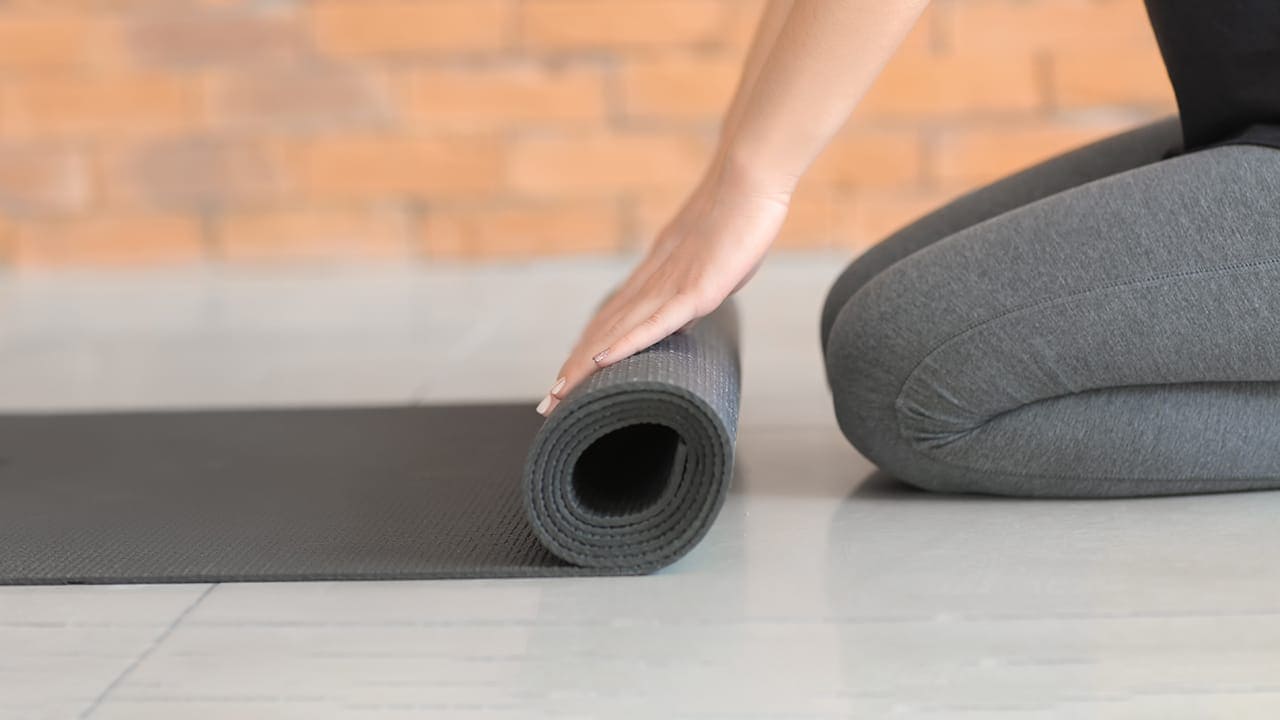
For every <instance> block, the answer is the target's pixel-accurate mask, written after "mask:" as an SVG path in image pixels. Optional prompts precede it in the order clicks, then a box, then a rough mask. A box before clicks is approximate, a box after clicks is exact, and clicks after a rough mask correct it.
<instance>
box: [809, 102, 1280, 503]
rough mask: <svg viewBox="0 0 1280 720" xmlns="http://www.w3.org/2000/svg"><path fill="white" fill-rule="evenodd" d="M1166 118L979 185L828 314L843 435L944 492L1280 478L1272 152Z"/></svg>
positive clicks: (1278, 205)
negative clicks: (1188, 134) (1212, 142)
mask: <svg viewBox="0 0 1280 720" xmlns="http://www.w3.org/2000/svg"><path fill="white" fill-rule="evenodd" d="M1179 144H1180V130H1179V127H1178V124H1177V121H1176V120H1168V121H1164V122H1161V123H1156V124H1154V125H1150V126H1146V127H1143V128H1140V129H1138V130H1135V131H1132V132H1128V133H1125V134H1122V135H1118V136H1116V137H1112V138H1109V139H1107V140H1103V141H1102V142H1099V143H1095V144H1093V145H1090V146H1088V147H1085V148H1082V149H1080V150H1076V151H1074V152H1071V153H1068V154H1066V155H1063V156H1060V157H1058V158H1055V159H1053V160H1050V161H1048V162H1046V163H1043V164H1041V165H1038V166H1036V167H1034V168H1031V169H1029V170H1026V171H1024V172H1022V173H1019V174H1018V175H1015V176H1012V177H1009V178H1007V179H1004V180H1002V181H1000V182H997V183H995V184H993V185H990V186H988V187H986V188H983V189H981V190H978V191H976V192H974V193H971V194H969V195H967V196H965V197H963V198H960V199H959V200H956V201H955V202H953V203H951V204H949V205H947V206H945V207H943V208H941V209H940V210H938V211H936V212H934V213H932V214H930V215H928V216H926V217H924V218H922V219H920V220H919V221H917V222H915V223H913V224H912V225H910V226H908V227H906V228H904V229H902V230H901V231H899V232H898V233H896V234H894V235H893V236H891V237H889V238H888V239H887V240H885V241H884V242H883V243H881V244H880V245H877V246H876V247H874V248H872V249H871V250H869V251H868V252H867V253H866V254H864V255H863V256H861V257H860V258H858V259H857V260H856V261H855V262H854V263H853V264H852V265H850V266H849V268H848V269H847V270H846V271H845V272H844V274H843V275H842V276H841V277H840V279H839V280H838V281H837V282H836V284H835V287H834V288H833V289H832V290H831V293H830V295H829V297H828V298H827V303H826V307H825V308H824V310H823V317H822V342H823V348H824V352H825V355H826V365H827V379H828V382H829V384H830V386H831V392H832V396H833V399H834V403H835V411H836V417H837V418H838V420H839V423H840V428H841V430H842V431H843V432H844V434H845V436H846V437H848V438H849V440H850V441H851V442H852V443H853V445H854V446H855V447H856V448H857V449H858V450H859V451H860V452H862V453H863V454H864V455H866V456H867V458H869V459H870V460H871V461H872V462H874V463H876V464H877V465H879V466H880V467H881V468H882V469H883V470H885V471H886V472H888V473H889V474H891V475H894V476H896V477H898V478H899V479H901V480H904V481H906V482H909V483H911V484H913V485H916V486H919V487H922V488H925V489H929V490H936V491H941V492H977V493H991V494H998V495H1026V496H1043V497H1107V496H1136V495H1171V494H1182V493H1203V492H1223V491H1232V490H1250V489H1261V488H1280V151H1277V150H1275V149H1270V148H1265V147H1258V146H1248V145H1235V146H1223V147H1216V148H1210V149H1206V150H1200V151H1198V152H1192V153H1187V154H1180V155H1175V156H1173V157H1170V158H1169V159H1164V158H1165V157H1166V156H1167V155H1168V154H1170V151H1176V150H1177V148H1178V147H1179Z"/></svg>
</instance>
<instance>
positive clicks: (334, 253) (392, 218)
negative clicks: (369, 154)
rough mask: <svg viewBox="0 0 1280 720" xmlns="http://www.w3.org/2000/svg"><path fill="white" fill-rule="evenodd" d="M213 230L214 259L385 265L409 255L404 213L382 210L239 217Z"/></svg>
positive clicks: (233, 216) (227, 219) (225, 220)
mask: <svg viewBox="0 0 1280 720" xmlns="http://www.w3.org/2000/svg"><path fill="white" fill-rule="evenodd" d="M216 228H217V229H216V238H217V239H216V242H217V246H216V247H217V252H218V256H219V257H221V258H224V259H227V260H232V261H294V260H303V261H315V260H387V259H401V258H405V257H408V256H409V254H410V250H411V245H410V240H409V223H408V220H407V218H406V217H405V216H404V213H402V212H398V211H393V210H386V209H382V210H349V209H317V208H311V209H305V210H285V211H261V212H248V213H245V212H238V213H232V214H229V215H227V216H226V217H224V218H222V219H221V220H220V221H219V222H218V223H217V225H216Z"/></svg>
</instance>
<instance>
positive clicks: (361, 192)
mask: <svg viewBox="0 0 1280 720" xmlns="http://www.w3.org/2000/svg"><path fill="white" fill-rule="evenodd" d="M290 155H292V156H293V158H294V159H293V163H295V164H296V171H295V172H296V175H297V176H298V177H299V178H300V179H301V182H302V183H303V186H304V187H306V188H308V189H309V191H310V192H311V193H312V194H313V195H316V196H318V197H322V198H339V199H371V200H376V199H381V198H388V197H390V198H406V197H408V198H432V197H454V196H474V195H477V194H485V193H488V192H491V191H493V190H495V189H496V188H497V187H498V186H499V185H500V183H501V180H502V153H501V152H500V148H499V146H498V145H496V144H495V143H494V142H492V141H489V140H487V139H483V138H477V139H463V138H453V139H413V138H380V137H367V138H331V139H322V140H316V141H313V142H309V143H304V144H303V145H302V146H301V147H300V148H299V149H297V150H296V151H293V152H291V153H290Z"/></svg>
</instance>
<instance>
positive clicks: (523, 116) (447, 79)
mask: <svg viewBox="0 0 1280 720" xmlns="http://www.w3.org/2000/svg"><path fill="white" fill-rule="evenodd" d="M406 85H407V92H408V95H409V102H408V106H409V108H410V111H411V113H412V119H413V121H414V124H415V125H416V126H418V127H425V128H432V129H446V130H459V131H461V130H491V129H498V128H518V127H524V126H528V125H531V124H543V125H548V124H555V125H581V124H582V123H598V122H600V121H602V120H603V119H604V117H605V96H604V73H603V72H602V71H601V70H599V69H596V68H591V67H566V68H560V69H550V68H547V67H541V66H533V65H519V66H504V67H484V68H438V69H430V70H420V71H417V72H415V73H413V74H412V76H410V77H409V78H408V79H407V81H406Z"/></svg>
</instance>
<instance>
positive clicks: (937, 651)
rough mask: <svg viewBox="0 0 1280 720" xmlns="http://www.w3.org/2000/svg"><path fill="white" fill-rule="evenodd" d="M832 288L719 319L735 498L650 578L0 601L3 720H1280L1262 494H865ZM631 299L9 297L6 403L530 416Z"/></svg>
mask: <svg viewBox="0 0 1280 720" xmlns="http://www.w3.org/2000/svg"><path fill="white" fill-rule="evenodd" d="M842 262H843V258H838V257H834V256H780V257H777V258H775V259H774V260H773V261H771V262H770V264H768V265H767V266H766V268H765V270H764V271H762V273H761V275H760V277H758V278H757V280H756V281H755V282H754V283H753V284H752V285H751V286H750V287H749V288H748V289H747V290H746V291H745V292H744V293H743V296H742V312H743V318H744V326H745V327H744V333H745V334H744V348H743V352H744V363H745V389H744V406H743V422H742V431H741V433H740V439H739V453H740V454H739V467H740V471H741V474H740V478H739V482H738V484H737V486H736V487H735V489H734V492H733V493H732V495H731V497H730V499H729V502H728V504H727V506H726V507H725V509H724V512H723V514H722V515H721V517H720V519H719V520H718V522H717V524H716V526H715V528H714V529H713V530H712V532H711V534H710V535H709V536H708V537H707V538H706V540H705V541H704V542H703V543H702V544H701V545H700V546H699V547H698V548H697V549H696V550H695V551H694V552H693V553H692V554H691V555H689V556H688V557H686V558H685V559H684V560H682V561H681V562H679V563H678V564H676V565H675V566H673V567H671V568H669V569H668V570H665V571H663V572H661V573H659V574H657V575H654V576H651V577H642V578H610V579H571V580H564V579H547V580H512V581H456V582H455V581H436V582H389V583H303V584H257V585H254V584H227V585H196V586H142V587H67V588H0V717H4V718H23V719H26V718H75V717H90V718H95V719H102V720H105V719H107V718H120V719H125V718H127V719H130V720H132V719H140V718H157V719H159V718H163V719H165V720H168V719H170V718H183V719H194V718H306V719H307V720H311V719H313V718H366V717H367V718H379V719H383V718H387V719H389V718H424V717H430V718H462V719H471V718H504V719H506V718H594V717H600V718H633V717H634V718H843V717H858V718H876V717H892V718H948V719H950V718H957V719H961V720H969V719H976V718H1002V719H1003V718H1029V719H1030V718H1034V719H1044V718H1073V719H1074V718H1125V719H1129V718H1151V719H1153V720H1154V719H1157V718H1158V719H1160V720H1167V719H1170V718H1230V719H1231V720H1238V719H1241V718H1268V719H1270V718H1275V717H1280V556H1278V555H1277V550H1276V548H1277V547H1280V493H1246V494H1234V495H1217V496H1206V497H1182V498H1162V499H1150V500H1109V501H1058V500H1054V501H1024V500H1011V499H999V498H979V497H954V496H950V497H949V496H935V495H931V494H928V493H922V492H916V491H912V490H911V489H909V488H907V487H905V486H902V485H899V484H896V483H894V482H892V481H889V480H886V479H884V478H882V477H880V476H878V475H875V474H874V473H873V468H872V467H871V466H870V465H869V464H868V463H867V462H866V461H865V460H864V459H862V458H861V457H859V456H858V455H857V454H856V453H855V452H854V451H853V450H851V449H850V448H849V447H848V446H847V445H845V443H844V442H843V440H842V439H841V438H840V436H839V434H838V432H837V431H836V429H835V426H834V421H833V419H832V417H831V411H830V408H829V404H828V400H827V397H826V394H825V388H824V384H823V379H822V372H821V361H820V358H819V354H818V349H817V316H818V309H819V306H820V302H821V299H822V295H823V293H824V291H825V289H826V287H827V285H828V283H829V282H830V280H831V279H832V278H833V277H834V275H835V274H836V273H837V272H838V270H839V268H840V265H841V264H842ZM623 267H624V265H623V264H621V263H619V262H613V261H610V262H605V261H574V262H548V263H540V264H533V265H511V266H504V267H487V268H473V269H463V268H441V269H438V270H432V271H422V270H416V271H414V270H407V269H389V268H383V269H379V268H349V269H341V270H333V269H329V270H325V269H319V268H316V269H311V270H245V269H238V270H232V269H205V270H200V271H190V270H184V271H171V272H154V273H140V274H101V273H99V274H73V273H55V274H49V275H43V276H23V277H9V278H3V279H0V403H2V404H3V407H4V408H9V409H14V408H91V407H92V408H125V407H173V406H188V407H189V406H226V405H246V404H255V405H270V406H277V405H300V404H333V403H342V402H359V403H362V404H366V403H377V402H383V403H404V402H423V401H445V400H460V399H467V400H477V399H502V400H509V399H512V398H528V399H529V400H530V402H531V405H530V412H533V410H532V401H533V400H535V399H536V398H537V397H538V396H539V395H540V394H541V393H542V392H543V391H545V389H546V387H547V386H548V385H549V384H550V382H551V381H552V380H553V379H554V378H553V374H554V372H555V369H556V367H557V366H558V363H559V362H560V360H561V359H562V358H561V353H562V352H563V351H564V350H565V349H566V348H567V347H568V344H569V342H570V340H571V339H572V338H573V337H574V335H575V334H576V332H577V330H578V328H579V326H580V324H581V323H582V321H583V320H584V319H585V317H586V315H587V313H588V311H589V309H590V308H591V306H592V305H593V304H594V303H595V302H596V301H597V299H598V298H599V297H600V295H601V294H602V293H603V291H604V290H605V289H606V288H607V287H608V286H609V285H610V284H611V283H612V282H614V281H615V280H616V278H617V277H618V276H619V274H620V273H621V272H622V270H623ZM0 502H3V498H2V497H0ZM3 551H5V549H3V548H0V552H3Z"/></svg>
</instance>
